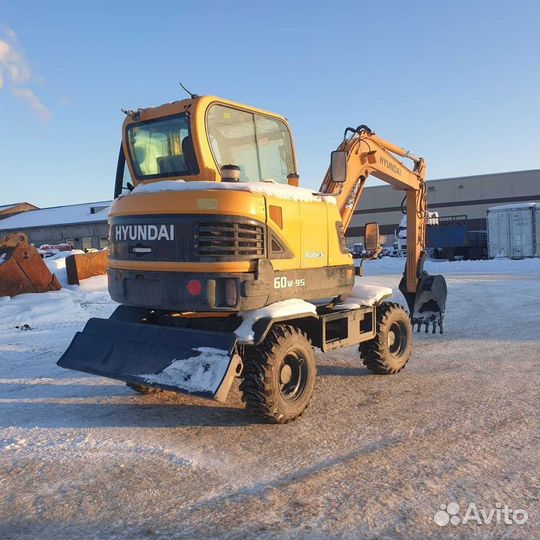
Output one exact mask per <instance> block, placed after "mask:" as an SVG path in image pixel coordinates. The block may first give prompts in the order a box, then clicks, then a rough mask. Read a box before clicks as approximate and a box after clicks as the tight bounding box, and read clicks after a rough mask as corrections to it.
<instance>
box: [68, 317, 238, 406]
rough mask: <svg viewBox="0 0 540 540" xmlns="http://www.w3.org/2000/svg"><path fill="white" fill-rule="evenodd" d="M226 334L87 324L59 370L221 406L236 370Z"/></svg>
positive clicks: (99, 322) (233, 342) (101, 321)
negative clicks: (213, 400) (194, 396)
mask: <svg viewBox="0 0 540 540" xmlns="http://www.w3.org/2000/svg"><path fill="white" fill-rule="evenodd" d="M235 351H236V337H235V335H234V334H232V333H222V332H206V331H201V330H191V329H190V330H186V329H183V328H174V327H169V326H158V325H153V324H144V323H140V322H136V323H135V322H125V321H121V320H115V318H114V315H113V317H112V318H111V319H97V318H94V319H90V320H89V321H88V322H87V323H86V326H85V327H84V329H83V331H82V332H77V333H76V334H75V337H74V338H73V340H72V342H71V344H70V346H69V347H68V349H67V350H66V352H65V353H64V354H63V355H62V357H61V358H60V360H59V361H58V365H59V366H60V367H63V368H66V369H73V370H76V371H83V372H85V373H91V374H93V375H101V376H103V377H109V378H111V379H117V380H120V381H125V382H128V383H135V384H139V385H144V386H154V387H156V388H161V389H162V390H170V391H174V392H181V393H187V394H195V395H199V396H201V397H206V398H211V399H216V400H217V401H225V399H226V397H227V394H228V392H229V389H230V386H231V384H232V381H233V379H234V377H235V376H236V375H238V373H239V371H240V370H241V368H242V363H241V358H240V356H239V355H238V354H236V352H235Z"/></svg>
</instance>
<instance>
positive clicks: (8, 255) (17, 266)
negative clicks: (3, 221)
mask: <svg viewBox="0 0 540 540" xmlns="http://www.w3.org/2000/svg"><path fill="white" fill-rule="evenodd" d="M61 288H62V286H61V285H60V283H59V281H58V279H57V278H56V276H55V275H54V274H52V273H51V271H50V270H49V269H48V268H47V265H46V264H45V262H44V261H43V259H42V258H41V256H40V254H39V253H38V252H37V250H36V248H35V247H33V246H31V245H30V244H29V243H28V238H27V236H26V235H25V234H23V233H19V232H18V233H11V234H8V235H7V236H6V237H5V238H4V239H3V240H2V241H1V242H0V296H16V295H17V294H22V293H42V292H47V291H57V290H59V289H61Z"/></svg>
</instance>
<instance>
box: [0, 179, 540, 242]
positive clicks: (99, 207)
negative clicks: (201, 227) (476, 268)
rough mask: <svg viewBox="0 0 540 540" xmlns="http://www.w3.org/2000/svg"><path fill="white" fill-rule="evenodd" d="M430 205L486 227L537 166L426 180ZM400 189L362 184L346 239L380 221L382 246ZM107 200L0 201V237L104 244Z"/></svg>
mask: <svg viewBox="0 0 540 540" xmlns="http://www.w3.org/2000/svg"><path fill="white" fill-rule="evenodd" d="M426 183H427V190H428V205H429V210H430V211H436V212H438V213H439V216H440V217H448V216H466V219H467V227H468V229H469V230H475V231H485V230H486V228H487V225H486V218H487V210H488V208H490V207H492V206H496V205H498V204H510V203H519V202H540V170H539V169H532V170H527V171H514V172H504V173H493V174H482V175H477V176H463V177H459V178H444V179H440V180H428V181H427V182H426ZM402 199H403V192H401V191H396V190H393V189H392V187H391V186H389V185H382V186H371V187H367V188H365V189H364V192H363V195H362V199H361V202H360V207H359V208H358V209H357V210H356V211H355V213H354V217H353V219H352V222H351V225H350V227H349V229H348V231H347V243H348V244H349V245H352V244H354V243H355V242H361V241H362V239H363V231H364V225H365V224H366V223H367V222H369V221H376V222H377V223H379V226H380V232H381V235H383V240H384V241H385V243H386V245H390V244H392V242H393V241H394V232H395V231H396V229H397V228H398V225H399V222H400V219H401V217H402V215H403V214H402V212H401V201H402ZM110 204H111V201H99V202H92V203H85V204H76V205H68V206H56V207H53V208H42V209H38V208H36V207H35V206H34V205H31V204H29V203H17V204H11V205H5V206H0V237H2V236H4V235H5V234H6V233H8V232H13V231H22V232H24V233H26V234H27V235H28V237H29V239H30V242H32V243H33V244H34V245H36V246H40V245H42V244H59V243H69V244H72V245H73V246H74V247H75V248H77V249H87V248H98V249H99V248H103V247H105V246H107V244H108V225H107V216H108V210H109V206H110Z"/></svg>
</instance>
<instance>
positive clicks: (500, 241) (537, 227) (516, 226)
mask: <svg viewBox="0 0 540 540" xmlns="http://www.w3.org/2000/svg"><path fill="white" fill-rule="evenodd" d="M487 228H488V253H489V257H490V259H494V258H499V257H538V256H539V254H540V245H539V242H540V203H520V204H505V205H502V206H492V207H491V208H489V209H488V212H487Z"/></svg>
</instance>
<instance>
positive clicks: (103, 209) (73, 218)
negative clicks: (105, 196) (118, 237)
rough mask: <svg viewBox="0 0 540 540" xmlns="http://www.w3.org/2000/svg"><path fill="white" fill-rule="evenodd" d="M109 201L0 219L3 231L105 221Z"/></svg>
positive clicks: (52, 208)
mask: <svg viewBox="0 0 540 540" xmlns="http://www.w3.org/2000/svg"><path fill="white" fill-rule="evenodd" d="M110 205H111V201H98V202H90V203H83V204H71V205H66V206H52V207H50V208H40V209H38V210H29V211H28V212H22V213H21V214H17V215H15V216H11V217H8V218H6V219H3V220H2V221H0V229H1V230H3V231H6V230H13V229H30V228H33V227H47V226H53V225H70V224H74V223H92V222H100V221H107V217H108V215H109V207H110Z"/></svg>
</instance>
